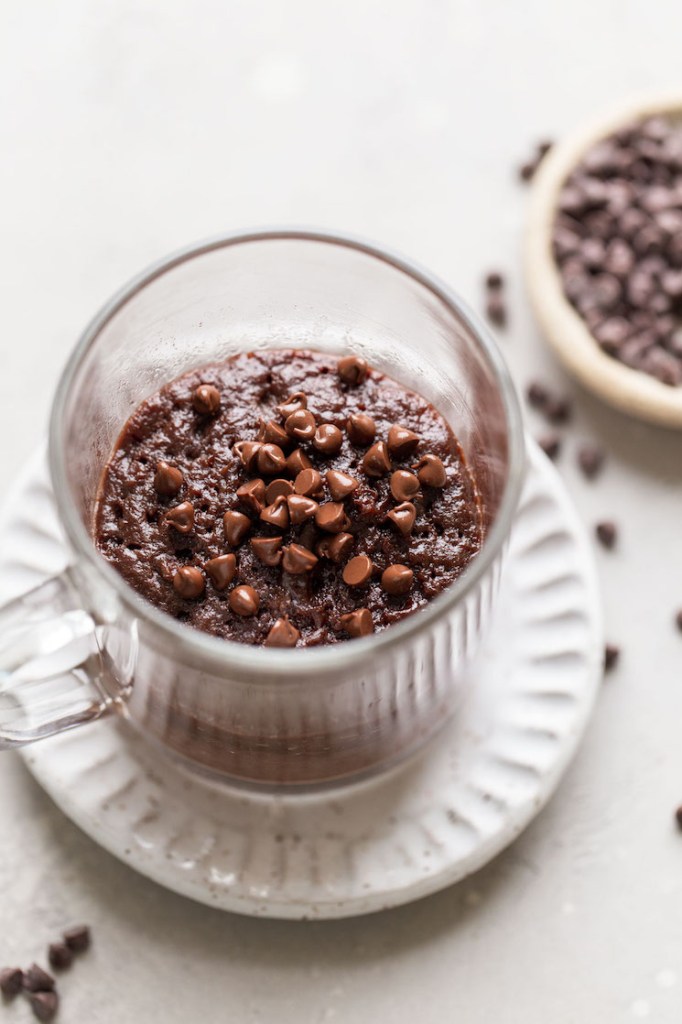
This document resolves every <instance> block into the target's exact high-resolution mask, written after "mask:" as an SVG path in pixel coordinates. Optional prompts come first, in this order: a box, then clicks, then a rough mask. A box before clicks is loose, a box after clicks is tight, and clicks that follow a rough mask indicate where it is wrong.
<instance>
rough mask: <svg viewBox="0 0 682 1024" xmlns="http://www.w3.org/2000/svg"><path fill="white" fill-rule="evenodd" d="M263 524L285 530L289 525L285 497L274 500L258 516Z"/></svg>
mask: <svg viewBox="0 0 682 1024" xmlns="http://www.w3.org/2000/svg"><path fill="white" fill-rule="evenodd" d="M260 517H261V519H262V520H263V522H264V523H268V524H269V525H270V526H274V527H276V528H277V529H278V530H286V528H287V526H288V525H289V509H288V508H287V499H286V498H285V497H283V496H282V497H279V498H275V500H274V501H273V503H272V505H268V506H267V507H266V508H264V509H263V511H262V512H261V514H260Z"/></svg>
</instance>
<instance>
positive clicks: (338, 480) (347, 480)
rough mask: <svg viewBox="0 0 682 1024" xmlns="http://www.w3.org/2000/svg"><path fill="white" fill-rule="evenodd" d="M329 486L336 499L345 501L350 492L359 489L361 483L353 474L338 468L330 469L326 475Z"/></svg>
mask: <svg viewBox="0 0 682 1024" xmlns="http://www.w3.org/2000/svg"><path fill="white" fill-rule="evenodd" d="M325 479H326V481H327V487H328V488H329V493H330V494H331V496H332V498H333V499H334V501H343V499H344V498H347V497H348V495H349V494H352V493H353V491H355V490H357V488H358V486H359V484H358V481H357V480H356V479H355V477H353V476H349V474H348V473H341V472H340V471H339V470H338V469H330V470H329V472H328V473H327V474H326V477H325Z"/></svg>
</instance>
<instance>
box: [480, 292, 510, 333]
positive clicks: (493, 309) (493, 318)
mask: <svg viewBox="0 0 682 1024" xmlns="http://www.w3.org/2000/svg"><path fill="white" fill-rule="evenodd" d="M485 315H486V316H487V318H488V320H490V322H491V324H495V326H496V327H506V325H507V303H506V302H505V300H504V296H503V294H502V292H497V291H495V292H489V294H488V297H487V298H486V302H485Z"/></svg>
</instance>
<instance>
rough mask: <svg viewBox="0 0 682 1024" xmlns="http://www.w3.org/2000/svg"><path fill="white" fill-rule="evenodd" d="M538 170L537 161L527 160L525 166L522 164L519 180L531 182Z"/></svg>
mask: <svg viewBox="0 0 682 1024" xmlns="http://www.w3.org/2000/svg"><path fill="white" fill-rule="evenodd" d="M537 169H538V163H537V161H536V160H527V161H526V163H525V164H521V166H520V167H519V178H520V179H521V181H531V180H532V178H533V175H534V174H535V172H536V171H537Z"/></svg>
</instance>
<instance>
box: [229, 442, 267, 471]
mask: <svg viewBox="0 0 682 1024" xmlns="http://www.w3.org/2000/svg"><path fill="white" fill-rule="evenodd" d="M262 447H263V443H262V441H237V443H236V444H235V445H233V448H232V451H233V452H234V453H235V455H236V456H237V458H238V459H239V461H240V462H241V464H242V466H243V467H244V469H245V470H246V472H247V473H252V472H253V471H254V469H255V468H256V464H257V462H258V453H259V452H260V450H261V448H262Z"/></svg>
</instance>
